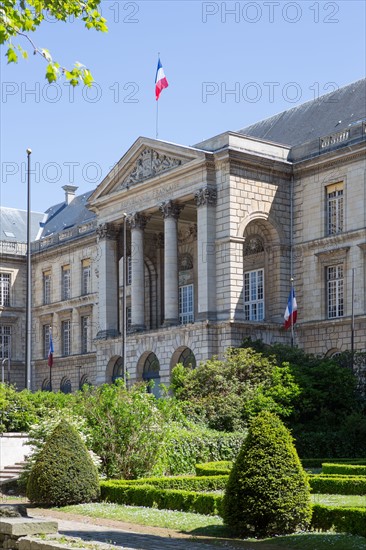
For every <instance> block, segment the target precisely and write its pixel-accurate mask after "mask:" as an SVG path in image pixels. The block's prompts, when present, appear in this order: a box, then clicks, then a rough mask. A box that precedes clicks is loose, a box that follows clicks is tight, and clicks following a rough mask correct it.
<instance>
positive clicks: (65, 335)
mask: <svg viewBox="0 0 366 550" xmlns="http://www.w3.org/2000/svg"><path fill="white" fill-rule="evenodd" d="M61 338H62V355H70V354H71V321H70V319H67V320H66V321H62V323H61Z"/></svg>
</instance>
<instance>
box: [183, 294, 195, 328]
mask: <svg viewBox="0 0 366 550" xmlns="http://www.w3.org/2000/svg"><path fill="white" fill-rule="evenodd" d="M193 303H194V302H193V285H184V286H180V287H179V322H180V324H181V325H185V324H187V323H193V320H194V309H193V307H194V306H193Z"/></svg>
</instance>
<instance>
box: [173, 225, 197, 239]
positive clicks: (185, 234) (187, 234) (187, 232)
mask: <svg viewBox="0 0 366 550" xmlns="http://www.w3.org/2000/svg"><path fill="white" fill-rule="evenodd" d="M196 240H197V224H195V223H194V224H192V225H190V226H188V227H187V226H185V227H184V228H183V229H181V230H180V231H178V242H179V244H188V243H193V242H194V241H196Z"/></svg>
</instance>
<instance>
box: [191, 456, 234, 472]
mask: <svg viewBox="0 0 366 550" xmlns="http://www.w3.org/2000/svg"><path fill="white" fill-rule="evenodd" d="M232 467H233V463H232V461H231V460H221V461H218V462H204V463H203V464H196V475H197V476H221V475H229V474H230V472H231V469H232Z"/></svg>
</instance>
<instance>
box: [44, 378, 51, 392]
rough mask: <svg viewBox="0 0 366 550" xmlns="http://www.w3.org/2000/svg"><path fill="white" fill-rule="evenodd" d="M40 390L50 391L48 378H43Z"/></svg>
mask: <svg viewBox="0 0 366 550" xmlns="http://www.w3.org/2000/svg"><path fill="white" fill-rule="evenodd" d="M42 391H51V381H50V379H49V378H45V379H44V380H43V382H42Z"/></svg>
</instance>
